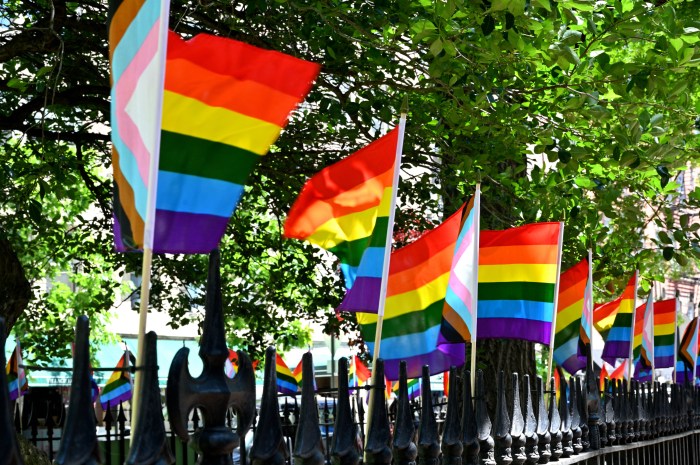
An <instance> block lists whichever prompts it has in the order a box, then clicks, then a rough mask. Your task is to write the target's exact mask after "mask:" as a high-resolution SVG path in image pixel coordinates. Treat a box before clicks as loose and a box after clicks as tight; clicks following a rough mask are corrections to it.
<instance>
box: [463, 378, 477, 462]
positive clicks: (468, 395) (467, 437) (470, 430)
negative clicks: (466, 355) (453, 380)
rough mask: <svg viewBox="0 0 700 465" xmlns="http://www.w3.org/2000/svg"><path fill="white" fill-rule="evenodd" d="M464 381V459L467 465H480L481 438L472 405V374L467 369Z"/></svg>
mask: <svg viewBox="0 0 700 465" xmlns="http://www.w3.org/2000/svg"><path fill="white" fill-rule="evenodd" d="M462 379H463V382H462V446H463V447H464V451H463V452H462V459H463V460H464V463H465V465H478V464H479V437H478V430H477V424H476V413H475V412H474V406H473V404H472V383H471V372H470V371H469V370H467V369H465V370H464V375H463V376H462Z"/></svg>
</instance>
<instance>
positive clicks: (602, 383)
mask: <svg viewBox="0 0 700 465" xmlns="http://www.w3.org/2000/svg"><path fill="white" fill-rule="evenodd" d="M606 365H607V363H605V362H603V366H602V367H601V368H600V392H605V380H606V379H608V378H609V377H610V375H609V374H608V369H607V368H606V367H605V366H606Z"/></svg>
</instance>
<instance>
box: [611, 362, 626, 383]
mask: <svg viewBox="0 0 700 465" xmlns="http://www.w3.org/2000/svg"><path fill="white" fill-rule="evenodd" d="M628 361H629V359H627V358H626V359H624V360H623V361H622V363H621V364H620V366H618V367H617V368H615V369H614V370H613V371H612V373H610V379H623V378H625V376H626V375H627V362H628Z"/></svg>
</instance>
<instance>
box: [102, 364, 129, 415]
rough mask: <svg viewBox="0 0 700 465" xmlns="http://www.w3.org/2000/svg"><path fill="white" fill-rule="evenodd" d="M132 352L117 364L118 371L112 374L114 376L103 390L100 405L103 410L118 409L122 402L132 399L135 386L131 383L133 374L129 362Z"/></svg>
mask: <svg viewBox="0 0 700 465" xmlns="http://www.w3.org/2000/svg"><path fill="white" fill-rule="evenodd" d="M130 357H133V356H132V355H131V352H129V351H126V352H124V355H122V356H121V358H120V359H119V361H118V362H117V366H116V369H115V370H114V371H113V372H112V376H110V377H109V379H108V380H107V384H105V386H104V387H103V388H102V392H101V393H100V403H101V404H102V408H103V409H107V408H108V406H112V407H116V406H117V405H119V404H120V403H121V402H126V401H127V400H129V399H131V394H132V391H133V386H132V383H131V374H130V373H129V371H128V369H129V362H130V361H131V360H130Z"/></svg>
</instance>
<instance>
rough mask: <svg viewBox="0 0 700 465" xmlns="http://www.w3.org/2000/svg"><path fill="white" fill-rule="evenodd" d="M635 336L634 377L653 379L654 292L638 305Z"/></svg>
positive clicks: (633, 343) (635, 314)
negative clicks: (643, 302)
mask: <svg viewBox="0 0 700 465" xmlns="http://www.w3.org/2000/svg"><path fill="white" fill-rule="evenodd" d="M634 319H635V321H634V338H633V339H632V360H634V378H635V379H637V380H639V381H651V380H652V379H653V377H654V373H653V370H654V293H653V289H652V292H650V293H649V296H648V297H647V301H646V303H645V304H643V305H640V306H639V307H637V309H636V310H635V313H634Z"/></svg>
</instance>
